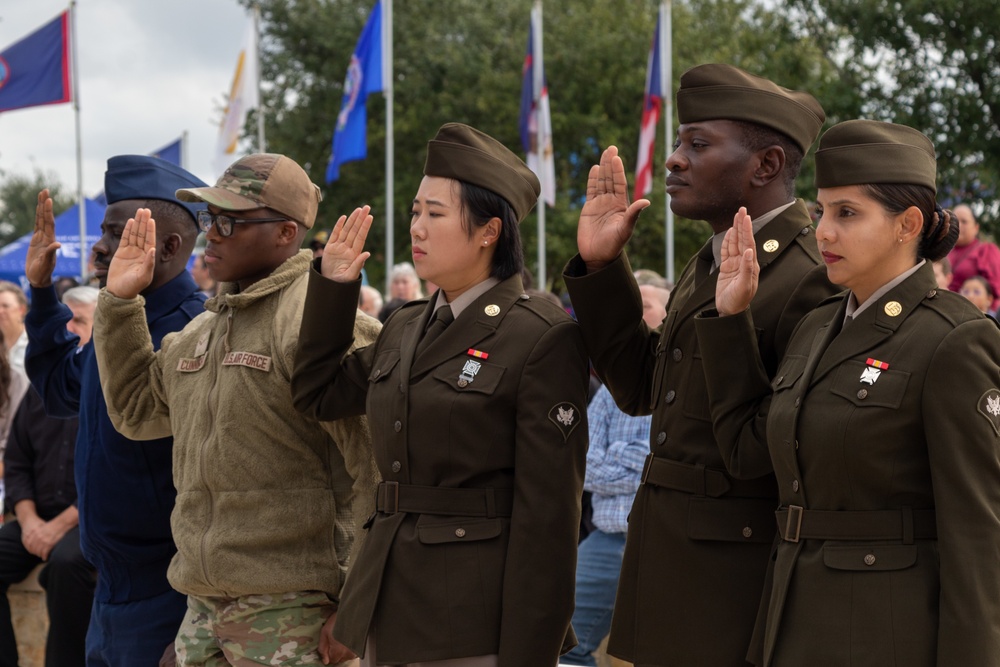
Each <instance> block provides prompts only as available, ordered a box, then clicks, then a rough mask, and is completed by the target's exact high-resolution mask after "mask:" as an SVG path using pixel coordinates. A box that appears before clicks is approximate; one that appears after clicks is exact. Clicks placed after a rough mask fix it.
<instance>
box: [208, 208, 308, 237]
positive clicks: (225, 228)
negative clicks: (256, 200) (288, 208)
mask: <svg viewBox="0 0 1000 667" xmlns="http://www.w3.org/2000/svg"><path fill="white" fill-rule="evenodd" d="M285 220H288V218H234V217H233V216H231V215H226V214H225V213H212V212H211V211H207V210H202V211H198V229H200V230H201V231H203V232H206V233H207V232H208V230H210V229H211V228H212V225H215V229H216V231H218V232H219V236H232V235H233V225H250V224H254V223H257V222H284V221H285Z"/></svg>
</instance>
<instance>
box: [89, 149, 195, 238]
mask: <svg viewBox="0 0 1000 667" xmlns="http://www.w3.org/2000/svg"><path fill="white" fill-rule="evenodd" d="M207 185H208V184H207V183H205V182H204V181H202V180H201V179H200V178H198V177H197V176H195V175H194V174H190V173H188V172H187V171H185V170H183V169H181V168H180V167H178V166H177V165H175V164H173V163H170V162H167V161H166V160H161V159H160V158H157V157H151V156H149V155H117V156H115V157H113V158H111V159H109V160H108V170H107V171H106V172H105V173H104V194H105V196H106V197H107V198H108V203H109V204H114V203H115V202H117V201H124V200H126V199H162V200H163V201H169V202H173V203H174V204H177V205H178V206H183V207H184V208H185V209H187V211H188V213H190V214H191V218H192V220H194V221H195V224H197V216H198V211H199V210H201V209H203V208H205V204H203V203H187V202H182V201H181V200H179V199H177V196H176V195H175V194H174V193H176V192H177V191H178V190H180V189H181V188H200V187H205V186H207Z"/></svg>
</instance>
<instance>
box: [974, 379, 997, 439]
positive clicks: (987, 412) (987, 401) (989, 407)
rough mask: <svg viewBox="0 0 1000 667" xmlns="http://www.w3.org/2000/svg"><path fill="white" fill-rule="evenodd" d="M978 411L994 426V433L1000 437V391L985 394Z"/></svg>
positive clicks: (993, 390)
mask: <svg viewBox="0 0 1000 667" xmlns="http://www.w3.org/2000/svg"><path fill="white" fill-rule="evenodd" d="M976 409H977V410H978V411H979V414H981V415H982V416H984V417H986V420H987V421H988V422H989V423H990V425H991V426H993V431H994V433H996V434H997V435H998V436H1000V389H996V388H994V389H990V390H989V391H987V392H986V393H985V394H983V395H982V396H981V397H980V398H979V404H978V405H977V406H976Z"/></svg>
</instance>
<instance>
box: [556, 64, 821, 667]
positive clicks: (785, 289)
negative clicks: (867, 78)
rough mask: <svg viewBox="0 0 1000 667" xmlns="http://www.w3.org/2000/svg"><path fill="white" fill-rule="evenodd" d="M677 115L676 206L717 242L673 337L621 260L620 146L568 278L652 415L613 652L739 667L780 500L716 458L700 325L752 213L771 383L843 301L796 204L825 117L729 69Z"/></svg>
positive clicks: (607, 360)
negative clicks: (821, 306) (740, 212)
mask: <svg viewBox="0 0 1000 667" xmlns="http://www.w3.org/2000/svg"><path fill="white" fill-rule="evenodd" d="M677 110H678V116H679V119H680V121H681V125H680V127H679V128H678V137H677V145H676V149H675V151H674V153H673V154H672V155H671V156H670V157H669V158H668V159H667V168H668V169H669V170H670V174H669V176H668V177H667V192H668V193H669V194H670V196H671V207H672V209H673V210H674V212H675V213H677V214H679V215H683V216H685V217H689V218H696V219H697V218H700V219H703V220H706V221H708V222H709V223H710V224H711V225H712V227H713V229H714V230H715V232H716V236H715V237H714V238H713V239H711V240H709V241H708V242H707V243H706V244H705V246H704V247H703V248H702V250H701V251H700V252H699V253H698V256H697V257H695V258H693V259H692V260H691V261H690V262H689V263H688V265H687V266H686V267H685V268H684V271H683V272H682V274H681V276H680V279H679V281H678V283H677V288H676V289H675V290H674V292H673V294H672V295H671V298H670V304H669V307H668V311H667V316H666V319H665V320H664V322H663V324H662V325H661V326H660V328H659V329H656V330H650V329H649V328H647V327H646V326H645V325H644V324H643V323H642V305H641V301H640V298H639V293H638V290H637V288H636V286H635V280H634V279H633V278H632V272H631V270H630V269H629V266H628V261H627V259H626V258H625V254H624V252H622V248H623V246H624V243H625V241H626V240H627V239H628V237H629V235H630V234H631V231H632V226H633V225H634V224H635V220H636V218H637V216H638V213H639V211H640V210H641V209H642V208H644V207H645V206H648V204H649V202H648V201H646V200H639V201H637V202H634V203H633V204H632V205H631V206H629V205H628V202H627V198H626V185H625V175H624V168H623V166H622V163H621V159H620V158H618V156H617V151H616V149H615V148H614V147H611V148H609V149H608V150H607V151H605V153H604V155H603V156H602V158H601V164H600V166H599V167H594V168H593V169H592V170H591V174H590V181H589V183H588V190H587V203H586V206H585V207H584V209H583V211H582V214H581V217H580V227H579V231H578V243H579V249H580V254H579V256H577V257H576V258H574V259H573V260H571V262H570V263H569V265H568V266H567V269H566V273H565V276H566V284H567V287H568V288H569V292H570V295H571V296H572V300H573V306H574V308H575V310H576V314H577V316H578V317H579V320H580V324H581V327H582V329H583V332H584V338H585V340H586V342H587V347H588V349H589V350H590V353H591V358H592V360H593V362H594V364H595V366H596V367H597V370H598V373H599V374H600V376H601V377H602V379H603V380H604V381H605V382H606V383H607V385H608V387H609V388H610V390H611V393H612V394H613V395H614V397H615V400H616V402H617V403H618V405H619V406H621V408H622V409H623V410H625V411H626V412H629V413H630V414H649V413H650V412H652V414H653V424H652V430H651V439H652V442H651V444H650V448H651V450H652V451H651V455H650V457H649V458H648V459H647V464H646V469H645V472H644V474H643V483H642V485H641V486H640V487H639V491H638V493H637V495H636V499H635V503H634V504H633V506H632V514H631V517H630V520H629V530H628V537H627V541H626V546H625V558H624V561H623V564H622V574H621V580H620V583H619V587H618V596H617V600H616V603H615V611H614V618H613V620H612V627H611V639H610V641H609V643H608V652H609V653H611V654H612V655H616V656H619V657H622V658H625V659H628V660H630V661H632V662H633V663H635V664H636V665H637V666H639V665H679V666H687V665H700V666H707V667H738V666H741V665H744V664H745V657H746V655H747V651H748V646H749V645H750V643H751V633H752V630H753V626H754V619H755V618H756V615H757V607H758V604H759V602H760V594H761V589H762V587H763V584H764V574H765V570H766V567H767V562H768V556H769V554H770V549H771V544H772V541H773V538H774V531H775V527H774V518H773V512H774V509H775V507H776V506H777V503H778V501H777V497H778V494H777V489H776V488H775V482H774V476H773V475H772V474H771V468H770V464H769V462H767V461H766V460H765V461H762V462H761V463H760V464H759V465H755V466H742V467H740V466H736V467H730V466H731V465H732V464H733V462H731V461H727V460H725V459H724V458H723V457H722V455H721V454H720V452H719V448H718V445H717V444H716V439H715V436H714V434H713V430H712V421H711V417H710V413H709V403H708V394H707V390H706V386H705V377H704V371H703V369H702V363H703V355H702V352H701V350H700V349H699V347H698V344H697V340H696V335H695V330H694V323H693V318H694V316H695V315H696V314H697V313H698V312H700V311H702V310H704V309H705V308H709V307H711V306H712V301H713V299H714V297H715V281H716V276H717V274H716V272H715V270H714V267H715V266H717V264H718V256H717V253H718V248H719V244H720V243H721V239H722V234H723V233H724V232H725V231H726V229H728V228H729V227H730V226H731V225H732V220H733V215H734V214H735V213H736V211H737V209H738V208H739V206H740V205H746V206H747V207H748V208H750V209H751V210H752V211H754V212H755V214H756V216H757V226H756V227H757V228H756V229H755V233H754V236H755V240H756V243H757V244H758V247H759V249H760V256H761V258H762V261H761V271H760V290H759V292H758V293H757V296H756V298H755V299H754V302H753V305H752V309H753V313H754V321H755V322H756V326H757V342H758V344H759V349H760V353H761V357H762V359H763V363H764V368H765V371H766V372H767V374H768V375H772V374H773V373H774V370H775V368H776V366H777V362H778V360H779V359H780V358H781V356H782V353H783V351H784V348H785V345H786V344H787V342H788V338H789V336H790V335H791V333H792V330H793V328H794V327H795V325H796V324H797V323H798V321H799V320H800V319H801V317H802V316H803V315H804V314H805V313H807V312H809V310H811V309H812V308H814V307H815V306H816V304H817V303H819V302H820V301H821V300H822V299H823V298H824V297H826V296H828V295H830V294H832V293H833V288H832V286H831V285H830V284H829V283H828V282H827V280H826V277H825V275H824V272H823V269H822V267H821V266H820V258H819V254H818V252H817V251H816V239H815V236H814V234H813V230H812V226H811V221H810V219H809V215H808V213H807V212H806V207H805V204H804V203H803V202H802V201H800V200H796V199H795V197H794V190H793V185H794V180H795V175H796V174H797V173H798V169H799V165H800V164H801V160H802V157H803V155H804V153H805V152H806V150H807V149H808V148H809V146H810V144H812V142H813V141H814V140H815V139H816V136H817V135H818V134H819V130H820V127H821V126H822V123H823V119H824V115H823V110H822V109H821V108H820V105H819V104H818V103H817V102H816V100H815V99H813V98H812V97H811V96H810V95H808V94H805V93H801V92H795V91H791V90H787V89H785V88H781V87H780V86H777V85H775V84H773V83H771V82H770V81H767V80H765V79H761V78H759V77H755V76H752V75H750V74H747V73H746V72H743V71H741V70H739V69H737V68H735V67H730V66H728V65H702V66H699V67H695V68H693V69H691V70H689V71H687V72H686V73H685V74H684V75H683V76H682V77H681V86H680V90H679V91H678V93H677ZM743 370H744V369H743V368H742V367H739V366H734V367H733V372H734V373H740V372H743ZM727 468H730V469H729V470H727Z"/></svg>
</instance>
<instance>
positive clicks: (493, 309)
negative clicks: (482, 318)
mask: <svg viewBox="0 0 1000 667" xmlns="http://www.w3.org/2000/svg"><path fill="white" fill-rule="evenodd" d="M483 310H484V312H485V313H486V314H487V315H489V316H490V317H496V316H497V315H499V314H500V306H498V305H496V304H495V303H491V304H490V305H488V306H486V308H484V309H483Z"/></svg>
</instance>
